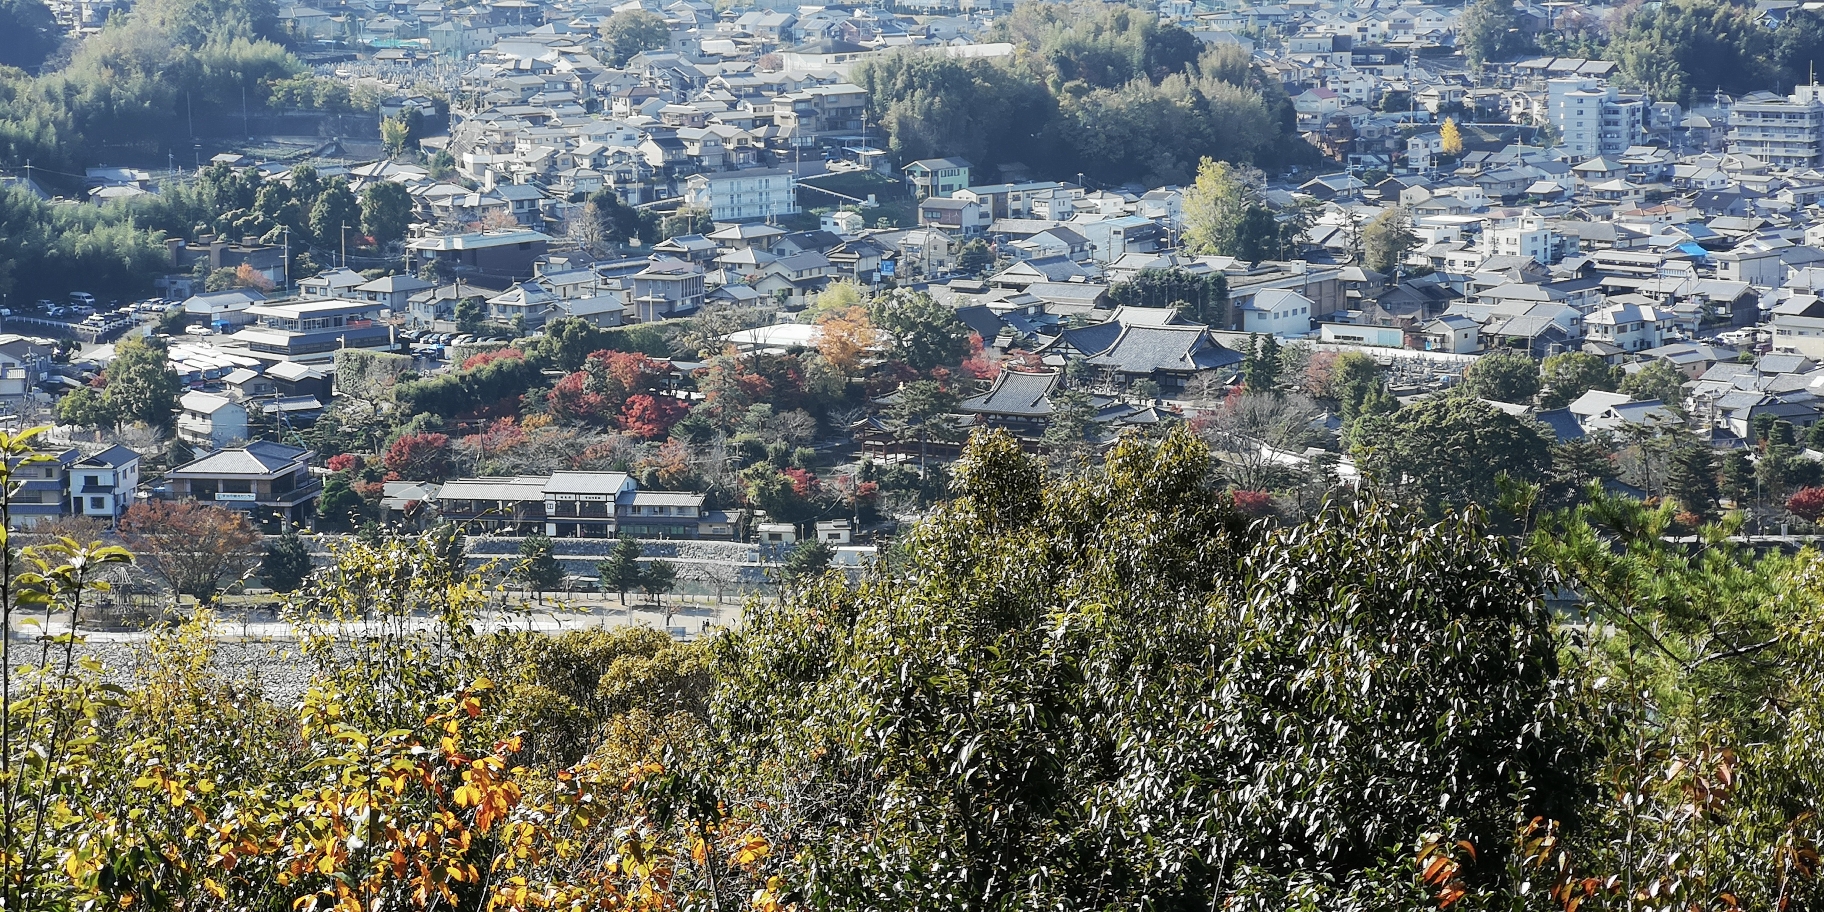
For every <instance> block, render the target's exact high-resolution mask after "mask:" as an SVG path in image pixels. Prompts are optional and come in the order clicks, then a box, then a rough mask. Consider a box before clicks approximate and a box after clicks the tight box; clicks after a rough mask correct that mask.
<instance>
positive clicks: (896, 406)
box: [887, 380, 958, 474]
mask: <svg viewBox="0 0 1824 912" xmlns="http://www.w3.org/2000/svg"><path fill="white" fill-rule="evenodd" d="M957 404H958V397H957V395H956V393H954V392H952V391H950V390H949V389H946V388H945V387H944V385H943V384H941V383H939V382H937V381H936V380H914V381H912V382H911V383H907V384H905V385H903V386H901V387H900V388H899V392H897V393H895V394H894V397H893V403H892V404H891V405H889V406H887V419H888V421H890V422H891V423H892V425H893V430H894V432H895V433H897V434H899V435H902V436H904V437H912V438H916V439H917V440H918V468H919V473H920V474H923V473H924V471H925V465H926V462H925V460H926V457H927V456H928V455H929V454H930V451H931V439H932V438H933V437H935V438H937V439H938V440H948V439H951V438H952V437H953V436H954V434H955V430H956V409H957Z"/></svg>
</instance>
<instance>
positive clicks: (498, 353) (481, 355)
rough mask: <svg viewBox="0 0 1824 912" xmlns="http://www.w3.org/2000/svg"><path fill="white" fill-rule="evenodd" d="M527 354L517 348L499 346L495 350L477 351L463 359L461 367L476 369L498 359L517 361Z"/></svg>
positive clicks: (463, 368)
mask: <svg viewBox="0 0 1824 912" xmlns="http://www.w3.org/2000/svg"><path fill="white" fill-rule="evenodd" d="M525 356H526V353H525V352H522V351H520V350H519V349H517V348H497V349H494V350H493V351H485V352H476V353H475V354H472V355H470V356H468V357H467V358H465V359H463V362H462V368H461V369H462V370H465V371H466V370H474V369H475V368H478V367H481V366H482V365H484V364H493V363H494V362H496V361H517V360H519V359H521V358H524V357H525Z"/></svg>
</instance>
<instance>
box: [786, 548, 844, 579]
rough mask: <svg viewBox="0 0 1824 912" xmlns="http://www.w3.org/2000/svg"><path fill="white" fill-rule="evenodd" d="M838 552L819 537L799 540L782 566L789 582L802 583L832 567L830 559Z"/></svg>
mask: <svg viewBox="0 0 1824 912" xmlns="http://www.w3.org/2000/svg"><path fill="white" fill-rule="evenodd" d="M835 556H836V552H835V551H834V550H832V549H831V548H830V546H829V545H827V544H824V543H823V542H822V541H821V540H819V539H815V538H813V539H811V540H810V541H804V542H799V543H798V545H797V547H795V548H793V549H792V553H791V554H790V555H787V556H786V559H785V566H784V567H783V568H781V569H782V570H783V571H784V576H785V579H786V581H787V582H792V583H801V582H806V581H809V580H813V579H815V578H817V577H820V576H822V575H823V574H824V573H825V572H827V571H828V570H829V569H830V559H831V558H833V557H835Z"/></svg>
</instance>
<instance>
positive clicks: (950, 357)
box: [868, 289, 969, 372]
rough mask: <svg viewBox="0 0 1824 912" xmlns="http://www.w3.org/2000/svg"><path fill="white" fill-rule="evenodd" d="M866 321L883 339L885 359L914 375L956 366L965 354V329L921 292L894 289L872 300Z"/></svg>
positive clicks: (966, 339)
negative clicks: (909, 370) (911, 370)
mask: <svg viewBox="0 0 1824 912" xmlns="http://www.w3.org/2000/svg"><path fill="white" fill-rule="evenodd" d="M868 321H869V322H870V323H872V324H873V327H874V329H875V330H877V331H879V332H880V333H881V335H882V336H883V337H885V342H886V346H887V354H888V357H890V358H892V359H893V360H895V361H899V362H901V363H903V364H905V365H906V366H907V367H910V368H912V369H913V370H916V371H920V372H924V371H929V370H931V369H932V368H937V367H949V366H952V365H955V364H958V363H960V362H961V361H962V360H963V358H964V357H965V356H966V355H968V353H969V327H967V326H965V325H963V322H962V321H961V320H958V319H957V318H956V311H954V310H951V309H950V308H948V307H945V306H944V305H942V304H939V303H937V301H935V300H933V299H932V298H931V296H930V295H928V294H925V293H923V292H917V291H906V290H903V289H895V290H894V291H892V292H890V293H888V294H885V295H881V296H880V297H877V298H875V299H874V301H873V303H872V305H871V306H870V307H869V308H868Z"/></svg>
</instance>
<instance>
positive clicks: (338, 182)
mask: <svg viewBox="0 0 1824 912" xmlns="http://www.w3.org/2000/svg"><path fill="white" fill-rule="evenodd" d="M344 228H346V229H348V230H349V231H359V230H360V229H361V202H360V201H359V200H357V199H355V194H354V193H353V192H351V191H350V190H349V189H348V182H347V181H344V180H343V179H342V178H340V177H335V178H331V179H330V180H329V183H327V184H326V185H324V187H323V192H322V193H321V194H319V195H318V196H317V201H316V203H315V204H313V205H312V206H311V207H310V233H311V234H312V235H313V236H314V237H316V239H317V243H318V244H321V245H323V246H325V247H328V248H330V249H332V250H341V249H342V244H343V241H344V237H343V229H344ZM357 240H359V239H358V238H357Z"/></svg>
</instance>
